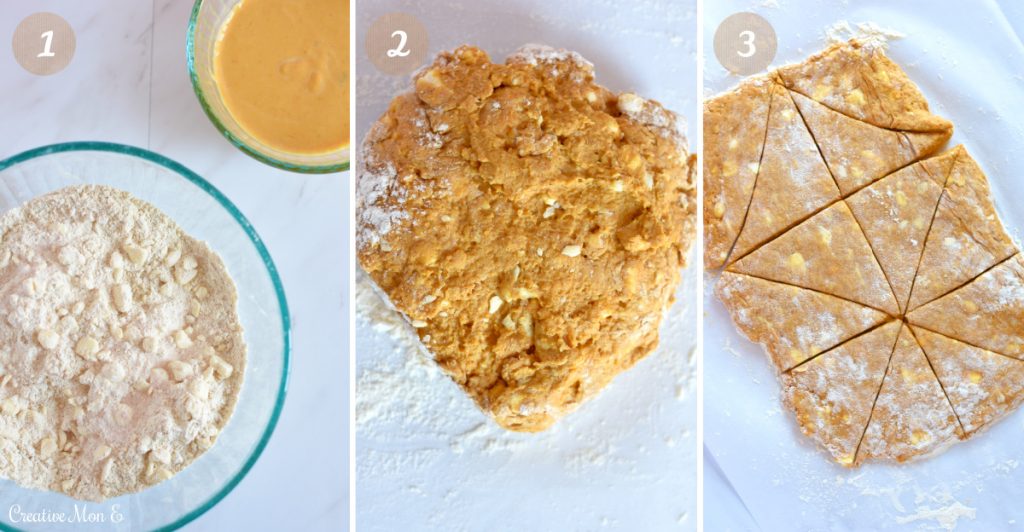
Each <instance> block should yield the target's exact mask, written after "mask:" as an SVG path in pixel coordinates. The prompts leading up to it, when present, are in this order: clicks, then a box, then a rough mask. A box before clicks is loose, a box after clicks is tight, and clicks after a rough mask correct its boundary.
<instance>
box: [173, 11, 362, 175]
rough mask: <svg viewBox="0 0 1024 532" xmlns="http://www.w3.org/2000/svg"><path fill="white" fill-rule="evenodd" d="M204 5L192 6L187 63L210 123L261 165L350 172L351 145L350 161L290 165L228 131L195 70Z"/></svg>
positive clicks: (187, 43)
mask: <svg viewBox="0 0 1024 532" xmlns="http://www.w3.org/2000/svg"><path fill="white" fill-rule="evenodd" d="M202 5H203V0H196V3H195V4H194V5H193V6H192V14H191V15H190V16H189V20H188V32H187V35H188V36H187V38H186V39H185V57H186V62H187V63H188V77H189V79H190V80H192V90H193V91H195V93H196V98H198V99H199V106H200V107H202V108H203V112H204V113H206V117H207V118H209V119H210V122H213V125H214V127H216V128H217V131H220V134H221V135H224V138H226V139H228V141H230V142H231V144H232V145H234V146H235V147H236V148H238V149H239V150H242V153H244V154H246V155H248V156H250V157H252V158H253V159H256V160H257V161H260V162H261V163H264V164H268V165H270V166H273V167H275V168H279V169H281V170H287V171H289V172H299V173H303V174H330V173H335V172H344V171H345V170H348V169H349V168H350V163H351V159H352V147H351V143H350V146H349V156H348V158H349V160H348V161H344V162H340V163H331V164H321V165H304V164H295V163H289V162H286V161H282V160H280V159H278V158H276V157H271V156H270V155H267V154H265V153H263V152H261V151H259V150H257V149H256V148H253V147H252V146H249V145H248V144H246V143H245V142H243V141H242V140H241V139H239V138H238V137H236V136H235V135H234V134H233V133H231V131H228V128H227V127H225V126H224V123H223V122H222V121H221V119H220V118H219V117H218V116H217V114H216V113H215V112H214V111H213V108H211V107H210V104H209V103H208V102H207V99H206V93H205V92H203V89H202V87H200V86H199V74H198V73H197V72H196V69H195V57H196V51H195V31H196V22H197V20H198V19H199V8H200V7H202Z"/></svg>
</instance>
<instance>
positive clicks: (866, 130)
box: [791, 92, 952, 195]
mask: <svg viewBox="0 0 1024 532" xmlns="http://www.w3.org/2000/svg"><path fill="white" fill-rule="evenodd" d="M791 94H792V96H793V100H794V101H795V102H796V106H797V107H798V108H799V109H800V113H801V115H803V118H804V121H805V122H806V123H807V128H808V129H810V131H811V135H812V136H813V137H814V140H815V142H817V144H818V148H819V149H820V150H821V154H822V156H823V157H824V158H825V163H826V164H827V165H828V168H829V171H831V172H832V177H834V178H835V181H836V183H837V184H838V185H839V190H840V191H841V192H842V193H843V194H844V195H846V194H850V193H851V192H854V191H856V190H857V189H859V188H861V187H863V186H865V185H867V184H869V183H871V182H873V181H875V180H877V179H879V178H881V177H883V176H886V175H888V174H890V173H892V172H894V171H896V170H897V169H899V168H902V167H904V166H906V165H908V164H910V163H911V162H913V161H915V160H917V159H918V158H921V157H925V156H928V155H931V154H933V153H935V152H936V151H937V150H938V149H939V147H940V146H942V144H944V143H945V142H946V141H947V140H949V136H950V134H952V130H945V131H938V132H934V133H914V134H913V135H912V136H908V135H906V134H904V133H903V132H900V131H894V130H891V129H885V128H880V127H878V126H873V125H871V124H869V123H867V122H863V121H861V120H856V119H854V118H850V117H848V116H846V115H844V114H841V113H838V112H836V111H833V110H832V109H829V108H828V107H825V106H824V105H822V104H820V103H818V102H816V101H814V100H812V99H810V98H808V97H806V96H804V95H802V94H800V93H798V92H793V93H791Z"/></svg>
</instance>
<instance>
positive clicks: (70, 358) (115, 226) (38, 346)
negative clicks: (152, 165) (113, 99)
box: [0, 186, 245, 500]
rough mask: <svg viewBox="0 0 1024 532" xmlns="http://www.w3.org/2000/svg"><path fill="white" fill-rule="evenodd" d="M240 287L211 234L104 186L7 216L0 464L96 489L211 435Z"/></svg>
mask: <svg viewBox="0 0 1024 532" xmlns="http://www.w3.org/2000/svg"><path fill="white" fill-rule="evenodd" d="M236 299H237V297H236V293H235V287H234V284H233V282H232V281H231V279H230V278H229V277H228V274H227V272H226V271H225V270H224V266H223V264H222V263H221V260H220V258H219V257H217V256H216V255H215V254H214V253H213V252H212V251H211V250H210V249H209V248H208V247H207V246H206V245H205V244H204V243H202V242H198V241H196V240H194V239H192V238H190V237H188V236H186V235H184V234H183V233H182V232H181V229H180V228H178V226H177V225H176V224H175V223H174V222H173V221H172V220H171V219H170V218H168V217H167V216H166V215H164V214H163V213H161V212H159V211H157V210H156V209H155V208H153V207H152V206H150V205H148V204H145V203H143V202H140V201H138V200H136V199H135V198H133V197H131V196H129V195H128V194H126V193H123V192H120V191H117V190H115V189H112V188H109V187H98V186H83V187H69V188H65V189H61V190H60V191H57V192H55V193H52V194H48V195H46V196H42V197H40V198H37V199H35V200H32V201H30V202H29V203H27V204H25V205H24V206H23V207H21V208H18V209H14V210H12V211H9V212H7V213H6V214H4V216H3V217H2V218H0V315H2V316H4V321H5V324H4V327H2V328H0V383H2V384H0V476H3V477H6V478H9V479H12V480H14V481H15V482H17V483H18V484H21V485H23V486H26V487H31V488H39V489H49V490H53V491H60V492H64V493H67V494H69V495H71V496H73V497H75V498H79V499H89V500H103V499H106V498H109V497H116V496H119V495H122V494H125V493H130V492H135V491H139V490H141V489H144V488H146V487H147V486H150V485H153V484H156V483H159V482H161V481H164V480H167V479H169V478H170V477H172V476H173V475H174V474H175V473H177V472H178V471H180V470H181V469H183V468H184V467H186V466H187V465H188V464H189V463H191V462H192V461H193V460H194V459H195V458H196V457H197V456H199V455H200V454H202V453H203V452H204V451H205V450H206V449H208V448H209V447H210V446H212V445H213V443H214V441H215V440H216V438H217V434H218V433H219V432H220V429H221V428H222V427H223V426H224V424H225V423H226V421H227V419H228V417H229V416H230V415H231V411H232V409H233V408H234V404H235V401H236V399H237V394H238V391H239V388H240V386H241V380H242V374H243V373H244V369H245V345H244V343H243V341H242V337H241V326H240V325H239V324H238V318H237V315H236V310H235V305H236Z"/></svg>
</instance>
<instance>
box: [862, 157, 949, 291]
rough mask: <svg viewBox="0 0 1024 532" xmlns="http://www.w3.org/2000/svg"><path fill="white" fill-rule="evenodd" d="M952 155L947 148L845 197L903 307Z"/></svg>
mask: <svg viewBox="0 0 1024 532" xmlns="http://www.w3.org/2000/svg"><path fill="white" fill-rule="evenodd" d="M956 153H957V151H956V150H950V151H947V152H946V153H944V154H942V155H939V156H938V157H935V158H934V159H929V160H927V161H922V162H919V163H915V164H912V165H910V166H908V167H906V168H904V169H902V170H900V171H898V172H896V173H895V174H892V175H890V176H887V177H885V178H883V179H881V180H879V181H877V182H875V183H872V184H871V185H870V186H868V187H867V188H865V189H863V190H861V191H860V192H857V193H856V194H854V195H852V196H850V197H849V198H847V199H846V202H847V203H848V204H849V206H850V210H851V211H852V212H853V215H854V217H855V218H856V219H857V222H858V223H860V226H861V227H862V228H863V229H864V236H866V237H867V239H868V242H869V243H870V244H871V249H873V250H874V252H875V255H876V256H877V258H878V262H879V265H880V266H881V267H882V270H883V271H884V272H885V276H886V278H887V279H888V280H889V285H890V286H891V287H892V290H893V293H894V294H895V296H896V302H897V304H898V305H899V308H900V310H901V311H902V310H903V309H904V308H906V304H907V299H908V298H909V297H910V287H911V285H912V284H913V282H914V274H915V273H916V272H917V265H918V263H919V262H920V261H921V251H922V250H923V249H924V241H925V238H926V237H927V235H928V227H929V226H930V225H931V222H932V217H933V216H935V208H936V207H937V206H938V203H939V198H940V197H941V196H942V187H943V185H944V183H945V181H946V175H947V173H948V170H949V167H950V166H951V165H952V161H953V160H955V159H956Z"/></svg>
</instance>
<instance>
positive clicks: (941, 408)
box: [857, 325, 963, 463]
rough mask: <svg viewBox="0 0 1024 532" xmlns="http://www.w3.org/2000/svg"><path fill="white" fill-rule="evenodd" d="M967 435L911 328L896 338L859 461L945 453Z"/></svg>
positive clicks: (902, 460) (900, 458)
mask: <svg viewBox="0 0 1024 532" xmlns="http://www.w3.org/2000/svg"><path fill="white" fill-rule="evenodd" d="M960 437H963V431H962V430H961V428H960V423H959V421H957V419H956V414H955V413H954V411H953V407H952V406H950V404H949V400H948V399H946V394H945V393H944V392H943V391H942V386H941V385H940V384H939V380H938V378H937V377H936V376H935V372H933V371H932V368H931V366H930V365H929V363H928V359H927V358H925V355H924V351H922V350H921V347H920V346H919V345H918V344H917V341H916V340H915V339H914V336H913V334H911V332H910V329H908V328H907V327H906V325H904V326H903V327H902V328H901V330H900V336H899V339H898V340H896V349H894V350H893V353H892V360H890V361H889V370H888V371H887V372H886V374H885V379H884V380H883V381H882V389H881V390H880V391H879V393H878V398H877V399H876V400H875V406H874V409H873V410H872V412H871V421H870V422H869V423H868V428H867V430H866V431H865V432H864V440H863V441H862V442H861V444H860V450H859V451H858V452H857V462H858V463H860V462H863V461H864V460H872V459H882V460H895V461H897V462H905V461H907V460H910V459H912V458H915V457H919V456H924V455H928V454H931V453H933V452H937V451H940V450H942V449H944V448H945V447H946V446H947V445H949V444H951V443H953V442H954V441H956V439H957V438H960Z"/></svg>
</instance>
